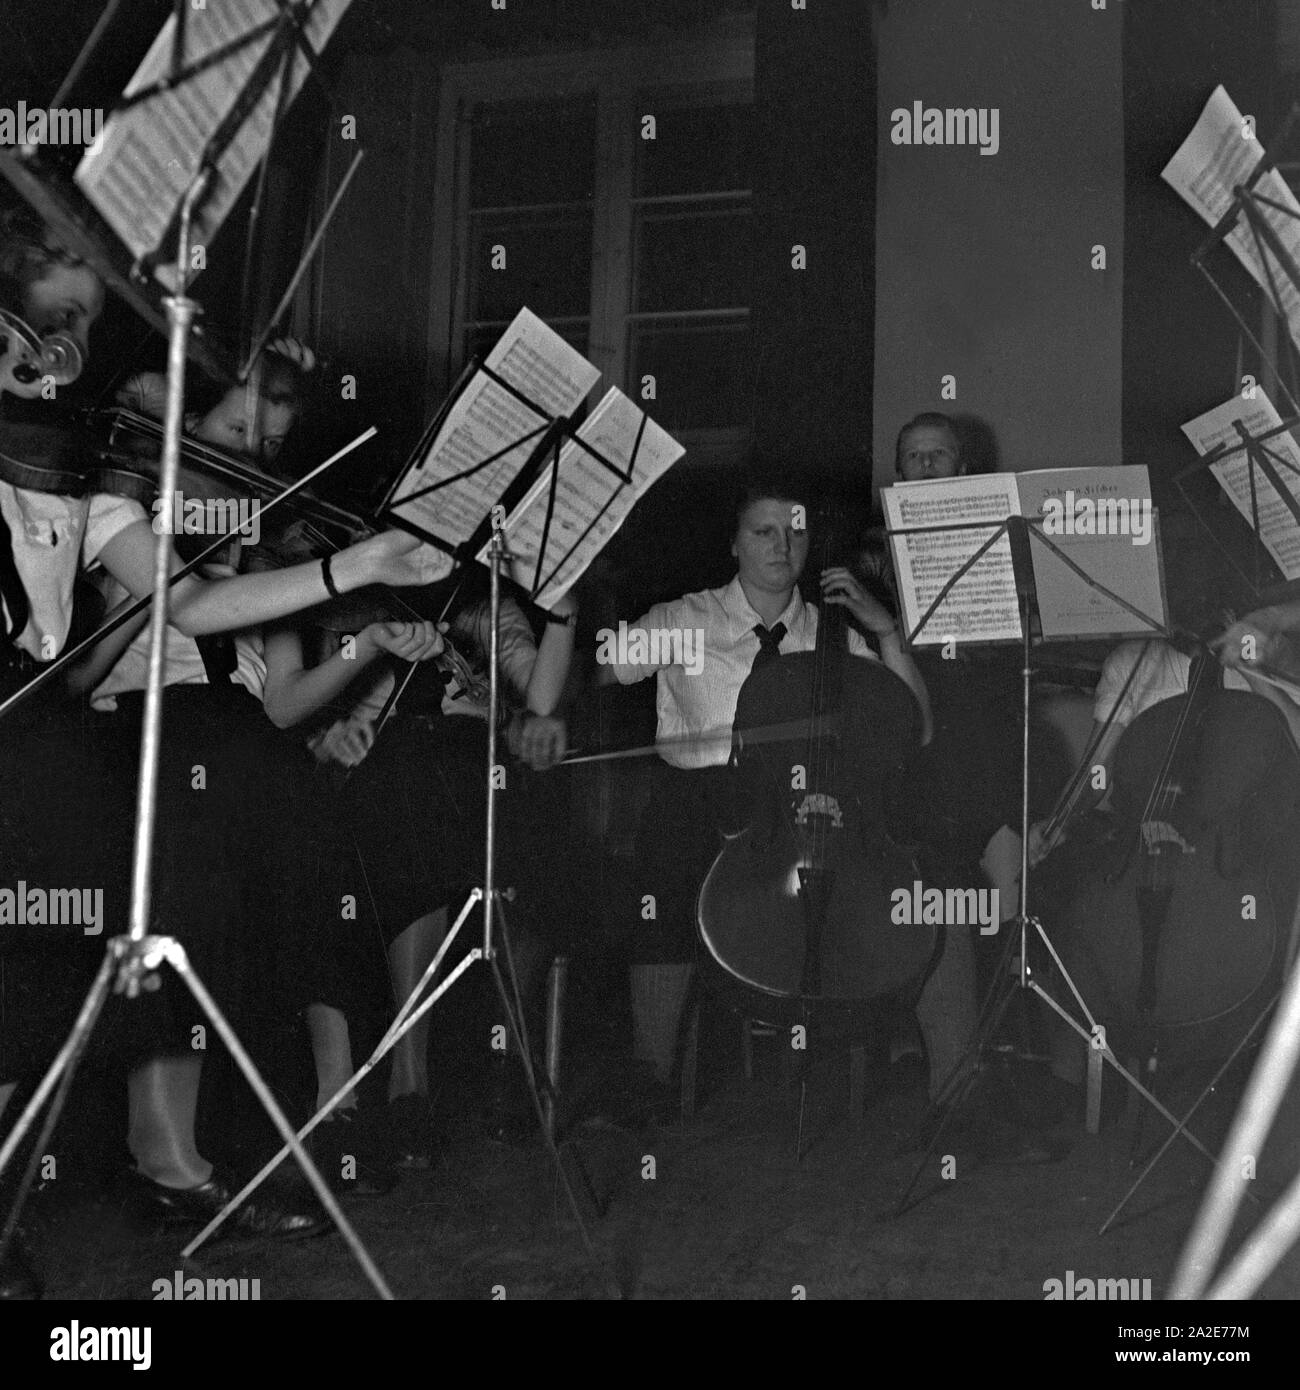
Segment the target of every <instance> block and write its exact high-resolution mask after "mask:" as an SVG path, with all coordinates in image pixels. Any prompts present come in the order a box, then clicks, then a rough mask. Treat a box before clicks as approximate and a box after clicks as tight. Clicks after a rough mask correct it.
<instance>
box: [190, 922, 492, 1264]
mask: <svg viewBox="0 0 1300 1390" xmlns="http://www.w3.org/2000/svg"><path fill="white" fill-rule="evenodd" d="M482 959H483V953H482V952H481V951H480V950H479V949H478V948H477V947H475V949H474V950H472V951H470V952H469V953H468V954H467V955H465V956H464V957H463V958H462V959H461V960H460V961H458V962H457V964H456V967H455V969H454V970H452V971H451V973H450V974H449V975H448V976H447V978H446V979H445V980H444V981H443V982H442V983H441V984H440V985H439V986H438V987H437V989H435V990H434V991H433V993H432V994H430V995H429V997H428V998H427V999H425V1000H424V1001H423V1002H422V1003H421V1004H420V1007H419V1008H418V1009H416V1011H415V1012H414V1013H413V1014H412V1015H411V1016H410V1017H409V1018H408V1019H407V1020H406V1021H405V1023H404V1024H403V1025H402V1027H401V1029H400V1030H399V1031H398V1032H397V1033H395V1034H392V1035H391V1036H389V1035H387V1034H386V1035H385V1037H384V1040H383V1041H382V1042H381V1043H380V1044H379V1045H378V1046H377V1047H376V1048H375V1050H374V1052H372V1053H371V1055H370V1058H369V1060H368V1061H367V1062H366V1063H365V1065H364V1066H361V1067H359V1068H358V1069H357V1071H356V1073H355V1074H354V1075H352V1076H350V1077H349V1078H348V1079H347V1080H346V1081H345V1082H344V1083H343V1085H341V1086H340V1087H339V1088H338V1090H337V1091H335V1092H334V1094H333V1095H332V1096H331V1097H330V1098H329V1099H328V1100H327V1101H326V1102H325V1104H324V1105H322V1106H321V1107H320V1109H319V1110H317V1112H316V1113H315V1114H314V1115H313V1116H312V1117H311V1119H309V1120H308V1121H307V1123H306V1124H305V1125H303V1127H302V1128H301V1129H300V1130H299V1131H298V1136H297V1137H298V1138H299V1139H300V1140H302V1139H305V1138H306V1137H307V1136H308V1135H309V1134H310V1133H311V1132H312V1130H314V1129H315V1128H316V1126H317V1125H319V1124H323V1123H324V1122H325V1121H326V1120H327V1119H328V1118H329V1116H330V1114H331V1112H332V1111H333V1109H334V1107H335V1106H336V1105H337V1104H338V1103H339V1101H341V1100H342V1099H343V1097H344V1096H345V1095H347V1094H348V1092H349V1091H351V1090H353V1089H355V1087H356V1086H357V1085H358V1084H359V1083H360V1082H361V1081H363V1080H364V1079H365V1078H366V1077H367V1076H368V1075H369V1074H370V1072H371V1071H372V1070H373V1069H374V1068H375V1067H376V1066H377V1065H378V1064H379V1062H380V1061H381V1060H382V1059H383V1057H384V1056H385V1055H386V1054H387V1052H388V1050H389V1049H390V1048H391V1047H392V1046H393V1044H394V1043H396V1042H397V1040H398V1038H400V1037H401V1036H402V1034H404V1033H405V1032H407V1030H408V1029H411V1028H414V1027H415V1025H416V1024H417V1023H418V1022H419V1021H420V1020H421V1019H422V1018H423V1017H424V1015H425V1014H426V1013H427V1012H428V1011H429V1010H430V1009H431V1008H433V1006H434V1005H435V1004H436V1003H437V1002H438V1000H439V999H441V998H442V996H443V995H444V994H446V993H447V991H448V990H449V989H450V988H451V987H452V985H454V984H455V983H456V981H457V980H459V979H460V977H461V976H462V975H463V974H464V973H465V972H466V971H467V970H468V969H469V968H470V966H471V965H474V964H475V963H476V962H477V961H480V960H482ZM431 968H432V967H431ZM422 988H423V982H421V983H420V984H419V985H417V986H416V987H415V989H414V990H412V995H413V996H414V995H416V994H418V993H419V992H420V990H421V989H422ZM291 1152H293V1150H292V1149H291V1147H290V1145H289V1144H287V1143H286V1144H284V1145H283V1146H282V1147H281V1148H280V1149H279V1151H278V1152H277V1153H275V1154H273V1155H272V1156H271V1157H270V1158H269V1159H267V1161H266V1162H265V1163H264V1164H263V1165H262V1167H261V1168H260V1169H259V1170H258V1171H257V1172H256V1173H254V1175H253V1176H252V1177H251V1178H249V1180H248V1181H247V1182H246V1183H245V1184H244V1185H243V1187H241V1188H240V1189H239V1191H238V1192H236V1193H235V1195H234V1196H233V1197H232V1198H231V1199H230V1201H229V1202H228V1203H227V1204H226V1205H225V1206H224V1207H223V1208H222V1209H221V1210H220V1211H219V1212H218V1213H217V1214H216V1216H214V1217H213V1218H212V1220H211V1221H210V1222H208V1224H207V1225H206V1226H205V1227H204V1228H203V1229H202V1230H201V1231H200V1232H199V1233H198V1235H196V1236H195V1237H194V1239H193V1240H192V1241H191V1242H190V1243H189V1244H188V1245H187V1246H186V1247H185V1248H184V1249H183V1250H182V1251H181V1254H182V1255H185V1256H189V1255H192V1254H193V1253H194V1251H195V1250H197V1249H198V1248H199V1246H200V1245H202V1244H203V1242H204V1241H205V1240H207V1239H208V1238H209V1236H211V1235H212V1233H213V1232H214V1231H216V1230H217V1229H218V1228H219V1227H220V1226H221V1224H222V1223H223V1222H224V1221H225V1220H226V1218H227V1217H228V1216H229V1215H230V1214H231V1212H233V1211H234V1210H235V1209H236V1208H237V1207H238V1206H239V1204H240V1203H241V1202H242V1201H243V1200H244V1199H245V1198H246V1197H248V1196H249V1195H250V1194H251V1193H252V1192H254V1191H256V1189H257V1188H259V1187H260V1186H261V1185H262V1184H263V1183H264V1182H265V1181H266V1179H267V1178H269V1177H270V1176H271V1174H272V1173H273V1172H274V1171H275V1170H276V1169H277V1168H278V1167H279V1166H280V1164H281V1163H283V1162H284V1160H285V1159H286V1158H287V1157H288V1156H289V1154H290V1153H291Z"/></svg>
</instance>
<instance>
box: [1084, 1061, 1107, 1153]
mask: <svg viewBox="0 0 1300 1390" xmlns="http://www.w3.org/2000/svg"><path fill="white" fill-rule="evenodd" d="M1105 1075H1106V1059H1105V1057H1104V1056H1103V1055H1102V1053H1101V1051H1100V1049H1098V1048H1095V1047H1090V1048H1089V1049H1088V1110H1087V1118H1086V1121H1085V1123H1086V1127H1087V1130H1088V1133H1089V1134H1100V1133H1101V1084H1102V1079H1103V1077H1104V1076H1105Z"/></svg>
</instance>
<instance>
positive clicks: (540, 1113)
mask: <svg viewBox="0 0 1300 1390" xmlns="http://www.w3.org/2000/svg"><path fill="white" fill-rule="evenodd" d="M499 920H500V924H501V927H502V937H503V939H504V937H505V930H504V928H505V922H504V919H503V918H502V919H499ZM503 956H504V958H505V962H506V968H507V969H510V968H511V965H510V952H509V950H508V949H507V950H506V951H504V952H494V953H493V955H492V957H491V960H490V962H489V963H490V964H491V966H492V978H493V979H494V980H495V981H496V987H497V995H498V997H499V998H500V1000H501V1007H502V1009H504V1010H505V1015H506V1023H507V1025H508V1026H509V1029H510V1036H511V1040H512V1041H513V1042H514V1044H515V1046H516V1048H518V1050H519V1059H520V1061H521V1062H522V1064H523V1068H524V1076H525V1078H526V1079H527V1082H528V1093H529V1095H530V1096H531V1098H532V1102H533V1110H534V1111H535V1112H536V1115H537V1123H538V1126H539V1129H540V1131H541V1135H542V1140H543V1142H544V1143H545V1144H546V1147H547V1149H548V1150H549V1152H550V1155H551V1159H552V1161H553V1162H554V1164H555V1173H556V1176H557V1177H558V1178H559V1180H560V1186H561V1187H562V1188H563V1189H564V1195H565V1198H566V1199H567V1201H568V1204H569V1211H570V1212H571V1213H572V1215H573V1219H574V1222H575V1223H576V1224H577V1227H578V1235H579V1237H580V1238H581V1240H582V1244H583V1248H584V1249H585V1250H586V1252H587V1257H588V1258H589V1259H590V1260H591V1262H592V1264H593V1265H595V1266H596V1268H597V1269H599V1271H600V1273H601V1274H602V1276H603V1277H604V1279H605V1282H606V1284H607V1286H608V1287H609V1289H610V1290H611V1291H612V1292H613V1294H614V1297H615V1298H622V1296H623V1295H622V1290H621V1289H620V1288H619V1286H618V1281H617V1280H616V1279H614V1278H613V1277H612V1275H611V1274H610V1273H609V1271H608V1269H607V1268H606V1267H605V1264H604V1262H603V1261H602V1260H601V1259H600V1258H599V1256H598V1255H597V1253H596V1247H595V1246H594V1245H593V1244H592V1241H591V1233H590V1232H589V1231H588V1230H587V1223H586V1221H584V1220H583V1217H582V1210H581V1208H580V1207H579V1205H578V1197H577V1194H576V1193H575V1192H574V1190H573V1183H572V1182H571V1181H570V1179H569V1172H568V1169H567V1168H566V1167H565V1164H564V1158H563V1156H562V1154H561V1153H560V1150H559V1149H558V1148H557V1147H556V1145H555V1142H554V1140H553V1139H552V1137H551V1136H550V1134H549V1133H548V1132H547V1129H546V1113H545V1110H544V1107H543V1104H542V1095H541V1090H540V1088H539V1086H538V1083H537V1069H536V1068H535V1067H534V1066H533V1059H532V1056H531V1055H530V1054H529V1052H528V1049H527V1046H526V1042H525V1039H526V1034H525V1032H524V1030H523V1028H522V1027H521V1020H520V1019H519V1018H517V1017H516V1016H515V1003H514V1002H512V999H511V995H512V994H513V996H514V1000H515V1001H517V1000H518V998H519V989H518V984H517V983H516V982H514V981H512V982H511V986H512V987H511V989H510V990H509V991H507V989H506V982H505V980H504V979H503V978H502V976H501V968H500V965H499V964H498V962H499V961H500V960H501V959H502V957H503ZM569 1153H570V1155H571V1156H572V1158H573V1161H574V1164H575V1166H576V1167H577V1170H578V1175H579V1179H580V1181H581V1182H582V1185H583V1188H584V1190H585V1192H586V1194H587V1199H588V1201H589V1202H590V1203H591V1204H592V1207H593V1209H594V1210H599V1209H600V1204H599V1202H598V1201H597V1198H596V1194H595V1191H594V1189H593V1187H592V1184H591V1180H590V1178H589V1177H588V1176H587V1171H586V1168H585V1166H584V1165H583V1162H582V1158H581V1155H580V1154H579V1153H578V1152H577V1150H576V1149H574V1148H572V1147H571V1146H570V1147H569Z"/></svg>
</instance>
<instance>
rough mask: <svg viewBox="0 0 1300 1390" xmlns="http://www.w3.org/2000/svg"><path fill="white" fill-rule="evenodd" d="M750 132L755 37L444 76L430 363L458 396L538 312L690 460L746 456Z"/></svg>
mask: <svg viewBox="0 0 1300 1390" xmlns="http://www.w3.org/2000/svg"><path fill="white" fill-rule="evenodd" d="M651 118H652V119H651ZM753 125H754V122H753V36H752V26H750V25H748V24H746V25H744V26H738V27H736V28H734V29H731V28H729V29H728V30H727V31H726V32H725V33H723V34H721V35H720V36H718V37H715V38H711V39H710V40H709V41H707V42H698V43H683V44H677V45H672V46H669V47H665V48H656V49H641V50H635V51H630V50H621V51H614V50H611V51H608V52H604V51H587V52H584V53H579V54H573V55H563V56H558V57H557V56H548V57H539V58H533V59H519V60H515V61H510V62H489V63H475V64H465V65H457V66H454V67H450V68H448V69H447V70H445V72H444V76H443V92H442V101H441V121H440V128H439V151H438V180H437V187H436V188H435V199H436V208H435V219H436V229H437V230H436V235H435V247H434V251H435V257H436V259H435V275H434V282H435V291H434V301H433V306H432V323H431V332H432V349H433V351H432V354H431V356H432V359H433V360H434V362H435V363H441V364H442V365H443V366H444V368H445V371H446V379H447V381H448V383H449V382H450V381H451V380H452V379H454V376H455V374H456V373H457V372H458V371H459V370H460V368H461V366H463V364H464V363H465V361H466V360H467V359H468V358H469V356H471V355H472V354H474V353H475V352H479V351H482V350H484V349H486V348H487V347H489V346H490V345H491V343H492V342H493V341H494V340H495V339H496V337H497V336H498V335H499V334H500V332H501V330H502V329H503V328H504V327H505V325H506V324H507V323H509V321H510V319H511V318H513V317H514V314H515V313H516V312H517V311H518V309H519V308H520V306H521V305H525V304H526V305H527V306H528V307H529V308H531V309H532V310H533V311H534V312H535V313H537V314H539V315H540V316H541V317H543V318H544V319H546V321H547V322H548V323H549V324H550V325H551V326H552V327H553V328H554V329H555V330H556V331H557V332H558V333H560V334H561V335H562V336H563V337H565V338H567V339H568V340H569V341H570V342H572V343H573V344H574V345H575V346H576V347H577V348H579V349H580V350H581V351H583V352H584V353H585V354H586V355H587V356H588V357H589V358H590V359H591V360H592V361H593V362H594V363H595V364H596V366H598V367H599V368H600V369H601V371H602V373H603V380H602V386H601V387H598V388H597V389H598V390H600V389H602V388H603V386H605V385H609V384H614V385H617V386H619V387H621V388H622V389H623V390H624V391H626V392H627V393H628V395H630V396H631V397H632V398H633V399H634V400H637V401H639V402H642V403H643V404H644V405H645V407H646V409H647V410H648V411H649V412H650V414H651V415H652V416H654V418H655V419H656V420H658V421H659V423H660V424H662V425H663V426H664V427H665V428H666V429H669V430H671V431H672V432H673V433H674V434H676V435H677V436H678V437H679V438H680V439H681V440H682V442H683V443H685V444H686V445H687V447H688V449H689V450H690V451H691V455H692V457H695V458H699V457H708V456H711V455H712V456H724V457H725V456H730V455H731V454H733V453H734V451H735V450H736V448H737V447H738V446H739V444H740V443H741V441H742V440H743V439H744V437H745V436H746V435H747V434H748V432H749V428H750V422H751V419H752V414H753V403H752V390H751V388H750V381H751V379H752V354H751V351H750V304H751V286H750V265H751V236H752V219H753V211H752V186H753V174H752V171H753V162H754V150H753ZM650 136H652V137H653V138H647V137H650ZM502 253H504V255H503V254H502ZM502 260H504V265H503V264H502ZM649 378H653V382H652V383H651V382H650V381H649V380H648V379H649ZM649 391H653V395H649V394H648V392H649Z"/></svg>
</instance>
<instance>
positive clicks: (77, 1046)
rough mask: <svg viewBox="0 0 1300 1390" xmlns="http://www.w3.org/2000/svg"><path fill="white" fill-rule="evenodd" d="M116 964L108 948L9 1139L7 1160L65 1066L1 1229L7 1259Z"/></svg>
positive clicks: (0, 1251) (1, 1253) (0, 1245)
mask: <svg viewBox="0 0 1300 1390" xmlns="http://www.w3.org/2000/svg"><path fill="white" fill-rule="evenodd" d="M112 968H113V960H112V952H111V950H109V951H105V952H104V960H103V963H102V964H101V965H100V967H99V973H98V974H97V975H96V976H95V979H94V981H93V982H92V984H91V986H90V991H89V993H88V994H87V995H86V999H85V1002H84V1003H83V1004H82V1006H81V1012H80V1013H79V1014H78V1015H77V1021H76V1022H75V1023H74V1024H73V1026H72V1032H71V1033H70V1034H69V1035H68V1038H67V1041H66V1042H65V1043H64V1045H63V1047H62V1048H60V1049H59V1053H58V1056H56V1057H55V1059H54V1061H53V1063H52V1064H51V1066H50V1069H49V1071H48V1072H47V1073H46V1074H45V1077H44V1078H43V1079H42V1082H41V1085H40V1086H39V1087H38V1088H37V1092H36V1095H34V1096H33V1097H32V1100H31V1101H30V1102H29V1103H28V1105H27V1106H25V1107H24V1109H23V1113H22V1114H21V1115H20V1116H19V1117H18V1122H17V1124H15V1125H14V1128H13V1131H12V1133H11V1134H10V1135H9V1137H8V1139H7V1140H6V1142H5V1147H4V1162H6V1163H7V1162H8V1161H9V1158H10V1157H11V1156H12V1155H13V1153H14V1152H15V1151H16V1149H17V1148H18V1145H19V1144H21V1143H22V1141H23V1136H24V1135H25V1134H26V1133H27V1130H28V1129H29V1128H30V1126H31V1123H32V1121H33V1120H34V1119H35V1117H36V1112H37V1110H38V1109H39V1107H40V1105H41V1103H42V1100H43V1099H44V1097H45V1096H47V1095H48V1094H49V1091H50V1087H51V1086H52V1085H53V1081H54V1078H55V1077H56V1076H57V1075H58V1073H59V1072H60V1070H61V1071H62V1079H61V1081H60V1083H59V1089H58V1091H57V1093H56V1094H55V1097H54V1100H53V1101H52V1102H51V1104H50V1108H49V1110H48V1111H47V1112H46V1115H45V1122H44V1124H42V1126H41V1132H40V1133H39V1134H38V1135H37V1136H36V1143H35V1144H33V1145H32V1152H31V1154H30V1156H29V1157H28V1160H27V1167H26V1168H25V1169H24V1171H23V1176H22V1179H21V1180H20V1182H19V1184H18V1190H17V1191H16V1192H15V1193H14V1200H13V1205H12V1206H11V1207H10V1209H9V1215H8V1216H7V1217H6V1218H5V1224H4V1230H3V1231H0V1260H3V1259H4V1257H5V1256H6V1255H7V1254H8V1253H9V1245H10V1242H11V1241H12V1240H13V1237H14V1232H15V1231H16V1230H17V1229H18V1222H19V1219H20V1218H21V1216H22V1212H23V1207H25V1206H26V1205H27V1197H28V1195H29V1193H30V1192H31V1190H32V1183H33V1182H34V1181H35V1180H36V1170H37V1169H38V1168H39V1167H40V1163H41V1158H42V1156H43V1155H44V1154H45V1151H46V1145H47V1144H48V1143H49V1141H50V1136H51V1135H52V1134H53V1133H54V1127H55V1125H57V1124H58V1122H59V1116H60V1115H61V1114H62V1113H63V1107H64V1105H65V1104H66V1103H67V1099H68V1092H69V1091H71V1089H72V1081H73V1077H75V1076H76V1074H77V1067H78V1065H79V1064H80V1062H81V1058H82V1056H83V1055H84V1053H85V1050H86V1044H87V1043H88V1042H89V1041H90V1035H91V1033H92V1032H93V1030H94V1027H95V1022H96V1020H97V1019H98V1018H99V1015H100V1012H101V1011H102V1010H103V1007H104V1000H105V999H106V998H107V997H108V977H109V975H110V974H111V973H112ZM47 1083H48V1084H47ZM3 1166H4V1165H3V1164H0V1171H2V1170H3Z"/></svg>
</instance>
